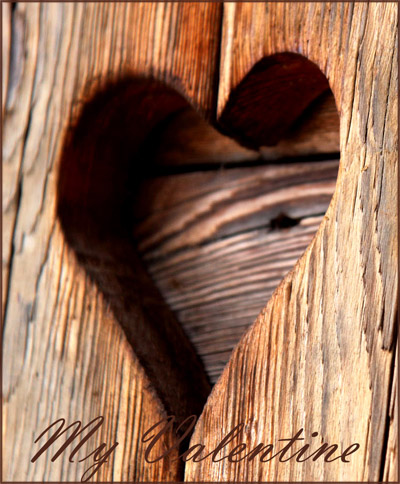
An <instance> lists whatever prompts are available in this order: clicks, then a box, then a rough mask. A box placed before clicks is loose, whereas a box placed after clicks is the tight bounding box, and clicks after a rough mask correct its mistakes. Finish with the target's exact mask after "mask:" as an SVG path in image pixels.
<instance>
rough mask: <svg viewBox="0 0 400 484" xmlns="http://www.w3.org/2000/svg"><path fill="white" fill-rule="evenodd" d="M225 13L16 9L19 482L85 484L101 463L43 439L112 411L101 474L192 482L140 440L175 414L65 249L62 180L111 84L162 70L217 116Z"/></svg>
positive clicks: (14, 382) (12, 373) (10, 435)
mask: <svg viewBox="0 0 400 484" xmlns="http://www.w3.org/2000/svg"><path fill="white" fill-rule="evenodd" d="M9 7H10V6H7V5H5V4H3V5H2V8H3V9H5V8H6V9H7V8H9ZM194 12H196V15H195V16H193V13H194ZM220 13H221V6H220V5H218V4H190V3H186V4H178V3H173V4H165V3H138V4H127V3H109V4H107V3H96V4H94V3H91V4H90V3H89V4H83V3H80V4H68V3H57V4H55V3H53V4H52V3H48V4H45V3H42V4H38V3H36V4H35V3H18V4H16V5H15V7H13V9H12V12H11V15H10V16H9V20H10V23H11V27H10V31H11V40H10V43H11V45H12V49H11V53H12V56H11V60H10V64H9V74H8V84H7V92H6V104H5V115H4V138H3V139H4V145H3V227H4V230H3V247H4V250H3V267H4V272H3V288H4V292H3V294H4V297H5V299H3V301H4V304H3V308H4V311H5V319H4V360H3V361H4V362H5V365H4V375H5V377H4V380H3V384H4V386H3V397H4V399H3V404H4V406H3V415H4V417H5V418H4V423H5V427H4V433H3V438H4V439H5V438H6V437H5V436H7V440H3V442H7V445H4V447H3V449H4V451H5V454H4V463H5V467H4V469H3V477H4V478H5V479H11V480H19V481H23V480H26V479H28V480H29V479H32V480H39V481H47V480H52V481H57V480H75V481H76V480H80V478H81V476H82V474H83V472H84V470H85V468H86V467H87V464H86V463H85V462H83V463H80V464H70V463H68V464H67V462H68V455H65V454H64V455H63V457H62V458H59V459H58V460H56V461H55V462H50V458H51V455H46V456H42V457H41V458H40V459H39V460H38V461H37V462H36V463H35V464H31V463H30V459H31V457H32V456H33V453H34V451H35V449H34V446H33V441H34V439H35V436H37V435H38V433H40V432H41V431H42V430H44V428H46V427H47V426H48V425H49V424H50V423H51V422H50V420H51V418H54V420H55V419H56V418H60V417H64V418H66V419H68V420H69V421H70V423H72V421H75V420H77V419H79V420H83V421H85V420H86V422H87V420H88V419H92V418H94V417H97V416H98V415H104V416H106V421H107V428H106V429H104V433H103V438H104V439H105V440H106V441H107V442H110V443H111V442H114V441H115V440H118V441H119V447H118V448H117V451H116V453H115V457H114V459H113V461H112V463H109V464H107V465H106V466H103V467H102V468H101V470H100V472H99V473H98V474H96V476H95V479H97V480H111V479H113V480H145V481H146V480H147V481H152V480H155V481H159V480H176V479H177V478H178V464H177V463H176V462H175V463H173V464H170V465H166V464H163V463H162V462H161V463H159V464H151V465H150V464H149V465H146V463H145V462H144V459H143V457H141V456H142V451H143V447H142V445H141V443H140V440H139V437H140V436H141V435H142V434H143V432H144V431H145V430H146V428H148V427H150V425H151V424H152V423H154V422H156V421H158V420H160V418H161V417H162V416H163V415H164V412H165V410H164V409H163V407H162V406H161V405H160V402H159V399H158V397H157V396H156V395H155V394H154V391H153V389H152V387H151V386H150V385H149V383H148V380H147V377H146V376H145V375H144V372H143V369H142V367H141V366H140V364H139V363H138V361H137V359H136V357H135V355H134V354H133V353H132V350H131V348H130V347H129V345H128V344H127V341H126V338H125V336H124V334H123V333H121V329H120V326H119V324H118V322H117V321H116V319H115V318H114V317H113V315H112V314H110V313H109V310H108V309H107V306H106V304H105V302H104V300H103V299H102V297H101V295H99V294H98V293H97V292H96V289H95V288H93V287H92V285H91V283H90V281H89V280H88V278H87V275H86V274H85V273H84V272H83V271H82V270H78V269H77V268H76V261H75V259H74V256H73V254H70V253H69V249H67V248H66V247H65V241H64V237H63V236H62V234H61V230H60V227H59V223H58V221H57V220H56V212H55V200H56V180H57V172H58V161H59V158H60V154H61V149H62V142H63V139H64V136H65V132H66V129H67V127H68V126H69V125H70V123H72V122H73V121H74V120H76V119H77V116H78V115H79V113H80V110H81V106H82V103H84V102H85V100H87V99H88V97H90V96H91V95H92V93H93V92H95V91H96V89H98V88H99V87H100V86H101V85H103V83H105V82H107V81H108V80H109V79H110V78H112V79H115V78H119V77H120V76H126V75H127V74H130V75H132V74H135V75H142V76H146V75H147V76H148V75H152V76H154V77H156V78H159V79H162V80H164V81H168V82H169V83H172V84H173V85H175V86H176V88H178V89H180V90H181V91H182V92H183V94H184V95H186V96H187V97H188V98H190V100H191V101H192V102H193V104H194V105H196V106H198V108H199V110H200V112H202V113H203V114H204V113H209V112H210V110H211V106H212V101H213V95H214V94H213V92H214V89H213V86H214V82H215V69H216V67H217V58H216V53H217V47H218V41H219V28H220V21H219V19H220ZM4 19H5V20H6V19H7V17H6V16H5V17H4ZM196 32H197V34H196ZM189 73H190V75H189ZM27 268H28V269H29V270H28V269H27ZM87 321H89V322H87ZM83 341H84V342H85V344H84V345H82V342H83ZM82 346H84V348H82ZM82 358H83V359H82ZM81 362H82V363H81ZM78 382H80V383H79V385H78ZM44 395H45V396H46V398H44ZM149 423H150V425H149ZM169 438H171V436H170V437H169ZM100 442H101V441H100V437H99V442H98V443H100ZM138 446H139V447H138Z"/></svg>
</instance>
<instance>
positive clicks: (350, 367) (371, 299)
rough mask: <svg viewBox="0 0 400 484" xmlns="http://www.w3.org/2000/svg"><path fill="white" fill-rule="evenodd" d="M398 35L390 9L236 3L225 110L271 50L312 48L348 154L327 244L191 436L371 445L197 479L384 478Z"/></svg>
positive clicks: (203, 470) (393, 291)
mask: <svg viewBox="0 0 400 484" xmlns="http://www.w3.org/2000/svg"><path fill="white" fill-rule="evenodd" d="M250 28H251V32H252V35H246V34H247V33H248V32H249V31H250ZM396 28H397V6H396V5H395V4H389V3H385V4H383V3H380V4H377V3H375V4H361V3H356V4H351V3H346V4H341V3H335V4H334V3H332V4H322V3H298V4H296V7H295V8H293V6H292V5H291V4H289V3H288V4H285V3H268V4H264V3H254V4H250V3H242V4H233V3H232V4H225V6H224V20H223V33H222V60H221V71H220V85H219V101H218V107H219V112H223V107H224V105H225V104H226V102H227V99H228V96H229V94H230V92H231V91H232V89H233V88H236V87H237V86H238V83H240V81H241V80H242V78H243V77H244V76H245V75H246V73H247V72H248V71H249V69H250V68H251V67H252V66H253V65H254V63H255V62H257V61H258V60H260V59H261V58H262V57H263V56H265V55H270V54H273V53H275V52H284V51H291V52H301V53H302V54H303V55H305V56H306V57H307V58H308V59H310V60H312V61H314V62H315V63H316V64H317V65H319V66H320V68H321V70H322V71H323V72H324V73H325V74H326V76H327V78H328V79H329V83H330V85H331V87H332V91H333V93H334V95H335V99H336V103H337V106H338V109H339V112H340V114H341V124H340V134H341V143H340V145H341V150H340V151H341V160H340V168H339V175H338V181H337V187H336V191H335V194H334V196H333V199H332V202H331V204H330V207H329V209H328V211H327V213H326V216H325V217H324V220H323V222H322V224H321V226H320V228H319V230H318V232H317V236H316V237H315V238H314V239H313V241H312V243H311V244H310V246H309V247H308V249H307V251H306V253H305V254H304V256H303V257H302V258H301V259H300V260H299V262H298V263H297V264H296V266H295V268H294V269H293V271H292V272H291V273H290V274H289V275H288V276H287V277H286V278H285V280H284V281H283V282H282V283H281V284H280V286H279V288H278V289H277V290H276V292H275V293H274V295H273V296H272V298H271V300H270V301H269V303H268V305H267V307H266V308H265V310H264V311H262V313H261V314H260V316H259V318H258V320H257V321H256V323H255V324H254V325H253V326H252V327H251V328H250V329H249V331H248V332H247V333H246V335H245V336H244V337H243V339H242V340H241V342H240V343H239V345H238V347H237V348H236V349H235V351H234V353H233V355H232V357H231V359H230V361H229V363H228V365H227V367H226V368H225V370H224V372H223V374H222V377H221V378H220V380H219V381H218V382H217V384H216V385H215V386H214V389H213V391H212V393H211V396H210V397H209V399H208V401H207V404H206V406H205V409H204V411H203V414H202V416H201V419H200V421H199V422H198V424H197V427H196V429H195V432H194V435H193V437H192V442H193V443H198V442H201V443H206V444H207V447H208V448H211V449H212V448H214V447H215V445H216V444H217V443H218V442H220V441H221V439H222V438H223V436H224V435H225V434H226V433H227V432H228V431H229V430H231V429H233V428H234V427H235V425H237V423H238V422H241V421H244V422H246V427H245V430H244V432H243V435H242V436H241V438H240V439H239V441H244V442H247V443H248V444H250V445H251V444H252V445H257V444H258V443H260V442H264V443H266V444H268V443H275V442H277V440H278V439H280V438H285V437H288V436H289V437H291V436H293V435H294V434H295V432H297V430H298V429H301V428H304V429H305V433H306V435H308V438H309V439H310V440H311V433H312V432H314V431H317V432H318V433H319V436H321V438H322V439H324V441H328V442H329V443H338V444H341V445H342V446H344V447H346V446H348V445H350V444H352V443H354V442H358V443H360V444H361V449H360V451H359V452H358V453H355V454H353V456H352V457H353V458H352V459H351V461H350V463H339V462H338V461H335V462H334V463H324V462H321V461H315V462H313V461H311V462H310V461H307V462H306V463H304V464H301V465H299V464H297V463H293V461H290V462H288V463H286V464H282V463H279V462H278V463H277V462H276V460H274V461H270V462H264V463H261V462H260V461H259V460H257V459H255V460H254V461H252V462H251V463H249V462H247V461H246V462H243V461H242V462H239V463H237V464H235V465H227V464H226V462H224V461H222V462H220V463H213V462H211V461H210V459H206V460H204V461H202V462H199V463H193V462H189V463H187V465H186V471H185V479H186V480H187V481H204V480H207V481H220V480H230V481H232V480H241V481H257V480H261V481H284V480H290V481H293V480H307V481H308V480H324V481H337V480H374V481H377V480H379V479H380V478H382V470H383V467H384V461H385V458H386V455H385V445H384V440H385V431H386V430H387V429H386V426H387V412H386V409H387V408H388V403H389V399H390V390H391V368H392V365H393V359H394V341H393V338H394V327H395V314H396V304H397V297H396V296H397V277H396V270H395V268H396V267H397V252H396V245H397V235H396V228H397V217H396V212H395V206H396V199H397V188H396V182H395V180H396V179H397V151H396V150H397V137H396V136H397V135H396V133H397V119H396V110H397V87H396V86H397V36H396V31H397V30H396ZM310 440H307V442H310ZM318 442H319V443H320V442H321V440H320V438H319V437H318ZM225 455H226V451H225ZM391 455H392V454H390V456H391ZM390 458H391V457H390Z"/></svg>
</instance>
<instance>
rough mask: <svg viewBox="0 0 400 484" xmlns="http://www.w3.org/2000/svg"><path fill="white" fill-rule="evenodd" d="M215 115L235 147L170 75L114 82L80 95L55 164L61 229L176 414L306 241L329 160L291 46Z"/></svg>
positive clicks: (307, 71)
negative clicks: (167, 79) (168, 81)
mask: <svg viewBox="0 0 400 484" xmlns="http://www.w3.org/2000/svg"><path fill="white" fill-rule="evenodd" d="M214 124H215V125H216V126H217V127H218V129H219V130H220V131H221V132H222V133H224V134H225V135H229V136H230V137H233V138H235V139H236V140H238V141H240V143H241V145H239V144H238V143H237V142H235V141H233V140H232V139H231V138H228V137H227V136H224V135H222V134H221V133H219V132H217V131H215V130H214V128H212V127H211V126H209V125H208V124H207V123H206V122H205V121H204V120H203V119H202V118H201V117H200V116H199V115H198V114H196V112H195V111H194V110H193V108H192V107H191V106H190V104H189V103H188V102H187V100H185V99H184V97H183V96H182V95H181V94H179V93H178V92H177V91H176V90H174V89H172V88H171V87H168V86H166V85H164V84H162V83H160V82H157V81H154V80H150V79H143V78H130V79H124V80H122V81H118V82H114V83H109V84H107V85H106V86H105V87H104V88H102V89H101V90H100V91H99V92H98V93H97V94H96V95H95V96H94V97H92V98H91V99H90V101H88V102H87V103H86V104H85V105H84V107H83V109H82V111H81V113H80V116H79V118H78V119H77V120H76V122H75V123H73V125H72V126H71V129H70V130H69V132H68V134H67V136H66V140H65V145H64V148H63V154H62V159H61V163H60V173H59V183H58V214H59V218H60V221H61V224H62V227H63V230H64V233H65V237H66V240H67V242H68V243H69V244H70V246H71V247H72V248H73V250H74V251H75V252H76V254H77V257H78V260H79V261H80V263H81V264H82V265H83V267H84V268H85V270H86V272H87V273H88V275H89V276H90V277H91V278H92V280H93V281H94V283H95V284H96V285H97V286H98V287H99V289H100V290H101V291H102V293H103V294H104V296H105V299H106V300H107V301H108V303H109V305H110V308H111V310H112V311H113V313H114V315H115V317H116V319H117V320H118V321H119V322H120V324H121V325H122V327H123V328H124V330H125V333H126V335H127V338H128V340H129V341H130V343H131V344H132V346H133V348H134V351H135V353H136V355H137V356H138V358H139V360H140V361H141V363H142V365H143V366H144V368H145V370H146V372H147V374H148V376H149V378H150V379H151V381H152V382H153V383H154V387H155V389H156V391H157V392H158V394H159V396H160V399H161V400H162V402H163V403H164V405H165V408H166V409H167V411H168V412H170V413H172V414H174V415H176V416H177V418H178V419H183V418H185V417H187V416H188V415H192V414H196V415H200V413H201V411H202V408H203V405H204V403H205V401H206V398H207V396H208V394H209V392H210V389H211V384H210V383H214V382H215V380H216V379H217V377H218V375H219V373H220V372H221V370H222V368H223V366H224V365H225V364H226V362H227V360H228V358H229V354H230V352H231V350H232V348H233V347H234V346H235V345H236V343H237V342H238V340H239V338H240V336H241V334H243V332H244V330H245V329H246V328H247V327H248V326H249V324H251V323H252V322H253V321H254V319H255V317H256V316H257V314H258V313H259V311H260V310H261V309H262V308H263V307H264V306H265V304H266V303H267V300H268V298H269V297H270V295H271V293H272V291H273V289H274V288H275V287H276V286H277V284H278V283H279V281H280V280H281V279H282V278H283V277H284V275H285V274H286V273H287V272H288V271H289V270H290V269H291V268H292V267H293V265H294V264H295V262H296V260H297V259H298V258H299V256H300V255H301V254H302V252H304V250H305V248H306V247H307V246H308V244H309V243H310V242H311V238H312V236H313V234H314V233H315V232H316V230H317V227H318V225H319V223H320V221H321V219H322V216H323V214H324V213H325V211H326V209H327V207H328V204H329V201H330V199H331V196H332V194H333V190H334V185H335V182H336V176H337V169H338V157H339V155H338V151H339V143H338V115H337V112H336V109H335V106H334V101H333V96H332V94H331V92H330V90H329V85H328V81H327V79H326V78H325V76H324V75H323V74H322V73H321V71H320V70H319V69H318V68H317V67H316V66H315V65H314V64H313V63H311V62H310V61H308V60H307V59H305V58H304V57H302V56H299V55H297V54H288V53H286V54H279V55H276V56H271V57H269V58H266V59H264V60H262V61H261V62H259V63H258V64H257V65H256V66H254V68H253V69H252V70H251V71H250V72H249V74H248V75H247V76H246V77H245V78H244V79H243V81H242V82H241V83H240V85H239V86H238V87H237V88H236V89H235V90H234V91H232V93H231V95H230V98H229V100H228V102H227V105H226V107H225V109H224V111H223V112H222V114H221V116H220V117H219V118H218V119H217V120H216V121H214Z"/></svg>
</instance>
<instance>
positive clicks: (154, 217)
mask: <svg viewBox="0 0 400 484" xmlns="http://www.w3.org/2000/svg"><path fill="white" fill-rule="evenodd" d="M228 166H229V165H228ZM337 168H338V162H337V161H324V162H323V161H319V162H311V163H310V162H309V163H306V162H303V163H297V164H296V163H294V164H283V165H266V166H257V167H249V168H230V169H219V170H213V171H208V172H193V173H187V174H175V175H171V176H163V177H159V178H152V179H149V180H145V181H144V182H143V183H142V184H141V186H140V189H139V190H138V194H137V198H136V202H135V206H134V209H135V216H136V218H137V220H138V221H137V222H136V227H135V230H134V234H135V239H136V240H137V243H138V246H139V253H140V254H141V255H142V257H143V259H144V262H145V264H146V267H147V269H148V271H149V273H150V274H151V276H152V278H153V280H154V282H155V284H156V285H157V287H158V288H159V290H160V293H161V294H162V296H163V298H164V299H165V301H166V302H167V303H168V305H169V307H170V308H171V309H172V311H173V312H174V314H175V315H176V317H177V319H178V320H179V322H180V323H181V324H182V326H183V328H184V330H185V332H186V334H187V335H188V336H189V338H190V340H191V341H192V343H193V344H194V346H195V348H196V350H197V353H198V354H199V356H200V357H201V359H202V361H203V363H204V367H205V369H206V371H207V374H208V376H209V378H210V380H211V383H215V382H216V381H217V378H218V377H219V376H220V374H221V371H222V370H223V368H224V366H225V364H226V363H227V361H228V359H229V356H230V354H231V352H232V349H233V348H234V347H235V346H236V343H237V342H238V341H239V339H240V337H241V336H242V334H243V333H244V331H245V330H246V329H247V328H248V326H249V325H250V324H251V323H252V322H253V321H254V320H255V319H256V316H257V315H258V313H259V310H260V307H263V306H264V305H265V303H266V301H267V300H268V299H269V297H270V296H271V294H272V292H273V291H274V290H275V288H276V287H277V285H278V284H279V282H280V281H281V280H282V279H283V277H284V276H285V275H286V274H287V272H289V271H290V269H291V268H292V267H293V266H294V264H295V263H296V261H297V259H298V258H299V257H300V256H301V255H302V253H303V252H304V251H305V249H306V248H307V246H308V245H309V243H310V242H311V240H312V238H313V236H314V234H315V232H316V230H317V228H318V226H319V224H320V222H321V220H322V216H323V214H324V213H325V212H326V209H327V208H328V205H329V202H330V199H331V197H332V194H333V191H334V188H335V184H336V176H337ZM283 214H284V215H285V219H283V220H282V221H281V222H280V218H279V216H282V215H283ZM285 222H286V227H285Z"/></svg>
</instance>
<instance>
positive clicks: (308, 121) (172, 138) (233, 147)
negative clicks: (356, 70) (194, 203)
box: [152, 93, 340, 167]
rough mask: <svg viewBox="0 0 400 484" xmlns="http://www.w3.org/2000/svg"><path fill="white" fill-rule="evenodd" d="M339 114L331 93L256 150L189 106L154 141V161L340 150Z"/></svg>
mask: <svg viewBox="0 0 400 484" xmlns="http://www.w3.org/2000/svg"><path fill="white" fill-rule="evenodd" d="M339 150H340V146H339V116H338V112H337V109H336V105H335V99H334V97H333V95H332V93H327V95H325V96H323V97H322V98H321V99H320V100H319V101H318V102H317V103H315V105H312V106H310V108H309V110H308V111H307V112H306V113H304V115H303V117H302V118H301V122H299V123H297V124H296V125H294V126H293V127H292V128H291V129H290V130H289V132H288V133H286V135H285V137H284V138H283V139H281V140H280V141H279V142H278V143H277V144H276V145H275V146H268V147H267V146H264V147H261V148H260V149H259V150H257V151H253V150H250V149H246V148H244V147H242V146H240V145H239V144H238V143H237V142H235V141H234V140H233V139H231V138H229V137H228V136H224V135H222V134H221V133H219V132H218V131H216V130H215V129H214V128H213V127H212V126H210V124H209V123H207V121H205V120H204V118H202V117H201V116H199V115H198V114H197V113H196V112H195V111H193V110H192V109H187V110H184V111H182V112H180V113H178V114H177V115H176V116H174V117H173V118H172V119H171V120H170V122H169V123H168V124H167V125H166V126H165V127H164V129H163V130H162V132H161V133H160V135H159V137H158V138H157V139H156V140H155V141H154V149H153V153H152V156H153V158H154V163H155V164H156V165H160V166H163V167H173V166H178V165H179V166H182V165H185V166H187V165H196V164H197V165H208V166H209V165H213V164H216V163H224V164H231V163H238V162H248V161H251V160H257V159H260V158H262V159H265V160H277V159H279V158H288V157H295V156H308V155H316V154H319V155H321V154H330V155H331V154H332V153H339Z"/></svg>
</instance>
